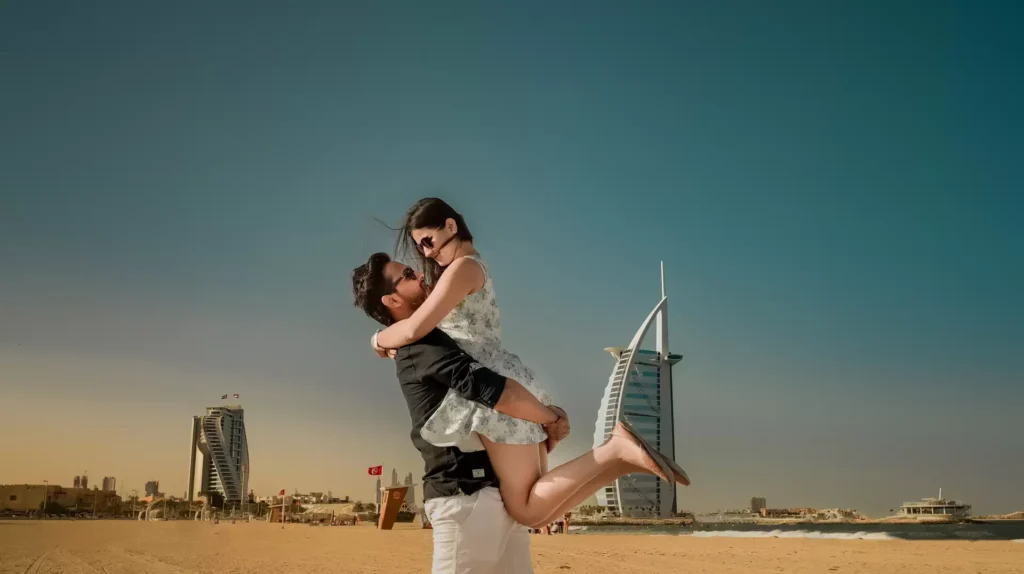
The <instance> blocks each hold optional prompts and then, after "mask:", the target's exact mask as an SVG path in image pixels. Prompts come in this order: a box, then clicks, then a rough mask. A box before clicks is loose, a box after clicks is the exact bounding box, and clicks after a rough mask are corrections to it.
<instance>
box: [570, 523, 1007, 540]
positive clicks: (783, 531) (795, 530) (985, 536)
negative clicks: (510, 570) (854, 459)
mask: <svg viewBox="0 0 1024 574" xmlns="http://www.w3.org/2000/svg"><path fill="white" fill-rule="evenodd" d="M570 532H571V533H572V534H647V535H661V536H694V537H698V538H819V539H830V540H1003V541H1006V540H1012V541H1015V542H1024V523H1015V524H794V525H760V524H736V523H731V524H701V523H697V524H694V525H692V526H580V527H574V528H571V530H570Z"/></svg>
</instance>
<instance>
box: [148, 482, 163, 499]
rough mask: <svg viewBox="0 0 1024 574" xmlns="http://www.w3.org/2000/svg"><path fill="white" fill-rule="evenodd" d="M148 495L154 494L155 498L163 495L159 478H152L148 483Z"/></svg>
mask: <svg viewBox="0 0 1024 574" xmlns="http://www.w3.org/2000/svg"><path fill="white" fill-rule="evenodd" d="M146 496H152V497H153V498H159V497H160V496H161V493H160V481H159V480H151V481H149V482H147V483H146Z"/></svg>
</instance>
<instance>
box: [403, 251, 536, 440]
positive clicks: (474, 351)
mask: <svg viewBox="0 0 1024 574" xmlns="http://www.w3.org/2000/svg"><path fill="white" fill-rule="evenodd" d="M466 258H467V259H472V260H473V261H476V262H477V263H478V264H479V265H480V267H481V268H482V269H483V272H484V286H483V287H482V288H480V289H479V290H477V291H476V292H475V293H472V294H470V295H468V296H467V297H466V298H465V299H463V300H462V302H461V303H459V305H458V306H457V307H455V308H454V309H452V310H451V312H450V313H448V315H447V316H446V317H445V318H444V319H443V320H442V321H441V323H440V324H438V328H440V329H441V330H442V331H444V332H445V333H447V334H448V335H449V336H450V337H451V338H453V339H455V342H456V343H458V344H459V346H460V347H462V350H464V351H466V353H467V354H469V356H471V357H473V359H475V360H476V361H477V362H478V363H480V364H481V365H483V366H485V367H487V368H488V369H491V370H492V371H494V372H496V373H498V374H499V375H503V376H505V377H508V378H510V379H513V380H515V381H516V382H518V383H519V384H521V385H523V387H525V388H526V390H528V391H530V392H531V393H532V394H533V395H534V396H535V397H537V399H538V400H540V401H541V402H542V403H544V404H546V405H550V404H551V402H552V401H551V396H550V395H548V393H547V392H546V391H544V390H543V389H541V388H540V387H539V386H538V385H537V382H536V375H535V374H534V372H533V371H532V370H530V368H529V367H527V366H526V365H524V364H523V362H522V361H521V360H520V359H519V356H518V355H514V354H512V353H509V352H508V351H506V350H505V348H504V347H503V346H502V344H501V314H500V313H499V311H498V302H497V300H496V299H495V298H494V285H493V284H492V283H491V274H490V273H488V271H487V266H486V265H484V262H483V261H482V260H481V259H480V258H479V257H478V256H474V255H467V256H466ZM477 433H479V434H481V435H484V436H486V437H487V438H489V439H490V440H491V441H493V442H496V443H503V444H537V443H540V442H544V440H545V439H547V433H546V432H544V427H543V426H541V425H539V424H537V423H532V422H529V421H524V420H522V419H516V418H512V417H510V416H508V415H504V414H501V413H499V412H497V411H495V410H494V409H490V408H487V407H485V406H483V405H481V404H479V403H474V402H472V401H468V400H466V399H464V398H462V397H461V396H459V395H457V394H456V393H455V392H454V391H448V395H447V396H446V397H445V398H444V401H443V402H442V403H441V406H440V407H438V409H437V411H435V412H434V414H433V415H431V417H430V419H428V420H427V422H426V424H424V425H423V428H422V429H421V430H420V435H421V436H422V437H423V438H424V439H425V440H426V441H427V442H429V443H430V444H433V445H435V446H441V447H456V448H458V449H459V450H461V451H463V452H473V451H479V450H483V448H484V446H483V443H482V442H480V437H479V436H478V435H477Z"/></svg>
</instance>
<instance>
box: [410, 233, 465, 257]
mask: <svg viewBox="0 0 1024 574" xmlns="http://www.w3.org/2000/svg"><path fill="white" fill-rule="evenodd" d="M455 237H456V234H454V233H453V234H452V235H451V236H450V237H449V238H448V239H445V241H444V243H442V244H441V245H439V246H437V247H434V238H433V237H430V236H429V235H427V236H426V237H423V238H422V239H420V242H419V243H417V244H416V249H418V250H419V252H420V253H423V250H424V249H433V250H434V251H435V252H436V251H440V250H441V249H444V246H445V245H448V244H449V243H451V241H452V239H455Z"/></svg>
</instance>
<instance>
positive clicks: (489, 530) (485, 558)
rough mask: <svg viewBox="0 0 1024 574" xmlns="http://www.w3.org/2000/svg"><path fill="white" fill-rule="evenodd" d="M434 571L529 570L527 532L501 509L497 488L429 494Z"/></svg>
mask: <svg viewBox="0 0 1024 574" xmlns="http://www.w3.org/2000/svg"><path fill="white" fill-rule="evenodd" d="M423 509H424V511H425V512H426V513H427V519H428V520H430V525H431V526H432V527H433V528H434V563H433V569H432V570H431V572H432V573H433V574H533V565H532V564H531V562H530V534H529V532H528V531H527V530H526V528H525V527H524V526H522V525H521V524H519V523H517V522H516V521H515V520H513V519H512V517H511V516H509V515H508V512H506V511H505V504H504V503H503V502H502V501H501V494H500V493H499V492H498V489H496V488H484V489H482V490H478V491H477V492H475V493H473V494H472V495H469V496H465V495H461V496H446V497H443V498H431V499H430V500H428V501H427V502H426V503H425V504H424V505H423Z"/></svg>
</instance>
